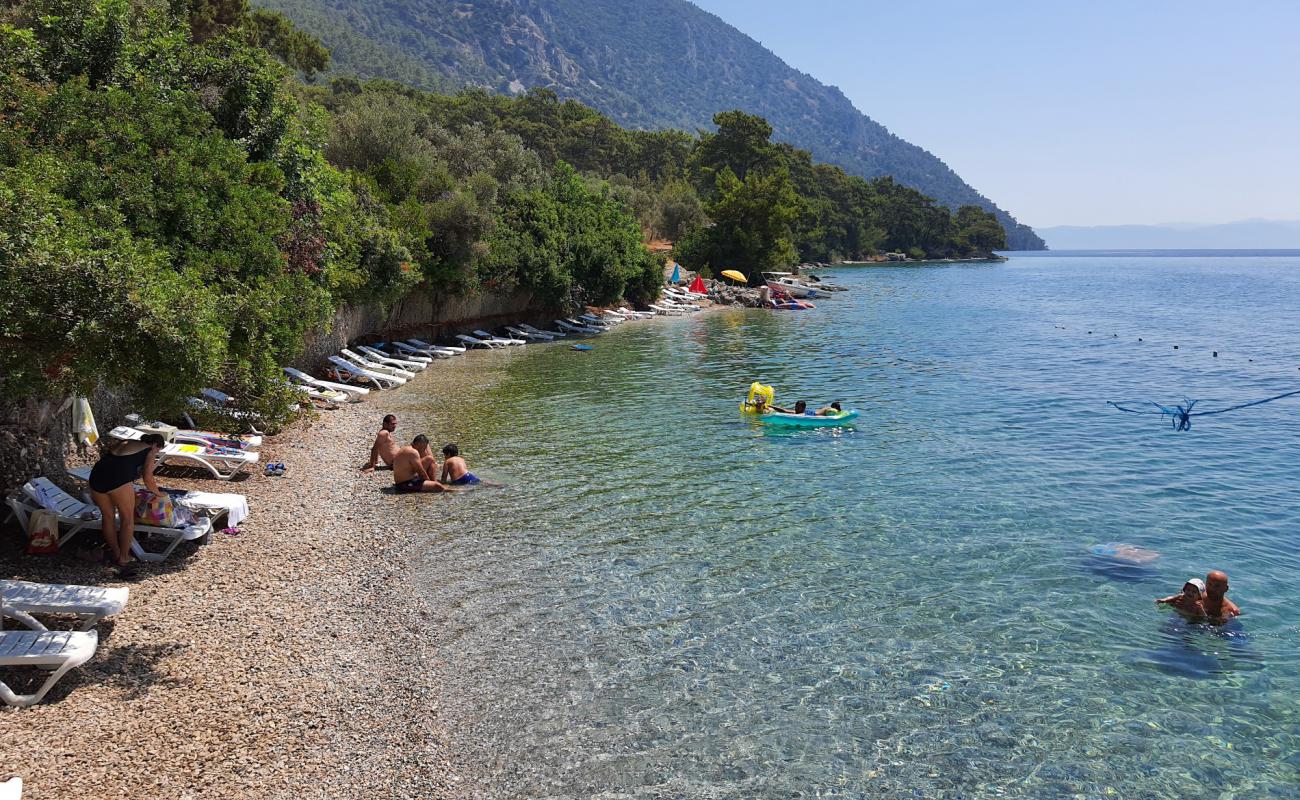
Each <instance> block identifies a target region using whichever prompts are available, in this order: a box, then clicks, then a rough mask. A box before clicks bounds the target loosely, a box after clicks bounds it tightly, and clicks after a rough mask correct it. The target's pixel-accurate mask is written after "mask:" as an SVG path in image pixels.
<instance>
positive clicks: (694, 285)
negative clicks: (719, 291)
mask: <svg viewBox="0 0 1300 800" xmlns="http://www.w3.org/2000/svg"><path fill="white" fill-rule="evenodd" d="M686 291H688V292H694V293H696V294H708V293H709V290H708V289H705V288H704V279H703V278H701V277H700V276H699V275H696V276H695V280H693V281H691V285H690V286H689V287H688V288H687V290H686Z"/></svg>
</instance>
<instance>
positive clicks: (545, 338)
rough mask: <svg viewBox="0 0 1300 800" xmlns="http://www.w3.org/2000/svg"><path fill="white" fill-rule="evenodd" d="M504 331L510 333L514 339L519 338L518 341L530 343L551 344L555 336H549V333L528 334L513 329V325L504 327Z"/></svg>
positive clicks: (521, 329) (522, 330) (521, 330)
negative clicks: (523, 340)
mask: <svg viewBox="0 0 1300 800" xmlns="http://www.w3.org/2000/svg"><path fill="white" fill-rule="evenodd" d="M506 330H507V331H508V332H509V333H510V335H511V336H515V337H517V338H520V339H527V340H529V341H531V342H553V341H555V336H554V335H553V334H549V333H529V332H528V331H526V330H524V329H523V328H516V327H514V326H513V325H507V326H506Z"/></svg>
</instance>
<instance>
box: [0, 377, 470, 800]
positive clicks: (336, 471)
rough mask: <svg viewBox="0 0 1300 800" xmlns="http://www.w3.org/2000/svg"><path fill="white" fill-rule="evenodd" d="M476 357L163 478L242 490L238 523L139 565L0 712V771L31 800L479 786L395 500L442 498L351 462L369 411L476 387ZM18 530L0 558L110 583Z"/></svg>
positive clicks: (371, 416) (464, 790)
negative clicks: (454, 731) (32, 544)
mask: <svg viewBox="0 0 1300 800" xmlns="http://www.w3.org/2000/svg"><path fill="white" fill-rule="evenodd" d="M483 357H484V360H485V361H490V360H491V354H483ZM479 359H480V354H469V355H467V356H466V357H464V358H460V359H455V360H453V362H451V363H448V364H446V365H445V367H444V366H443V365H436V366H435V367H434V368H432V369H430V370H427V371H426V372H425V373H424V374H422V375H421V376H420V377H418V378H417V379H416V380H414V381H412V382H411V383H409V384H408V385H406V386H404V387H401V388H399V389H396V390H393V391H387V392H382V393H379V394H378V395H371V397H370V398H369V399H368V401H367V402H364V403H361V404H357V405H355V406H350V407H347V408H342V409H339V410H336V411H326V412H321V413H320V414H319V416H317V417H315V418H314V419H309V420H302V421H299V422H298V423H295V424H294V425H293V426H291V427H290V428H289V429H288V430H286V431H285V432H284V433H282V434H280V435H278V436H275V437H272V438H269V439H268V440H267V442H266V444H265V445H264V446H263V447H262V448H261V456H262V462H263V463H266V462H268V461H282V462H284V463H285V464H286V465H287V466H288V474H287V475H286V476H285V477H265V476H263V475H261V474H256V475H252V476H249V477H247V478H246V479H244V480H240V481H236V482H233V483H231V484H218V483H216V482H214V481H211V480H202V481H187V480H182V479H178V478H175V477H171V476H165V475H164V476H160V483H161V484H162V485H163V486H175V487H180V488H200V487H201V488H203V489H205V490H209V491H233V492H239V493H241V494H245V495H246V496H247V497H248V501H249V505H250V507H251V510H252V513H251V515H250V517H249V518H248V519H247V520H245V521H244V523H243V524H242V526H241V527H242V532H241V533H239V534H238V535H227V534H222V533H214V534H213V535H212V541H211V543H209V544H206V545H195V544H192V543H188V544H184V545H182V546H181V547H180V548H178V550H177V552H176V553H173V554H172V556H171V558H169V559H168V560H167V561H166V562H163V563H161V564H147V565H143V567H142V570H141V572H142V579H141V580H139V581H137V582H134V583H131V584H129V585H130V589H131V598H130V602H129V603H128V605H127V607H126V610H125V611H124V612H123V613H122V614H121V615H119V616H118V617H117V618H116V619H111V620H106V621H104V622H102V623H101V624H100V626H99V631H100V644H99V651H98V652H97V653H96V655H95V657H94V658H93V659H92V660H91V661H90V662H88V663H87V664H85V665H84V666H82V667H80V668H78V669H76V670H73V671H72V672H71V673H69V674H68V675H67V676H65V677H64V679H63V680H62V681H61V682H60V683H59V684H58V686H56V687H55V689H54V690H53V691H52V692H51V694H50V695H49V696H48V697H47V699H46V701H45V702H43V703H41V704H39V705H37V706H34V707H32V708H28V709H5V710H4V711H2V712H0V713H2V714H3V719H2V720H0V753H2V754H3V756H4V759H3V762H2V763H3V766H0V778H3V777H5V776H6V773H8V774H13V775H18V776H20V777H22V778H23V780H24V782H25V794H24V797H26V798H28V800H41V798H66V797H78V796H80V797H95V798H99V797H130V798H145V797H148V798H190V799H194V800H197V799H198V798H223V799H224V798H245V797H247V798H304V797H308V798H317V797H319V798H352V797H357V798H361V797H365V798H374V797H384V798H389V797H411V798H417V797H418V798H437V797H470V796H474V795H475V794H476V792H475V791H474V789H473V785H474V781H473V780H472V779H471V778H469V777H467V776H468V775H469V774H470V770H468V769H467V765H466V764H464V763H461V762H460V761H458V759H457V756H456V753H455V748H454V747H453V746H452V744H451V743H450V742H449V741H448V740H447V737H446V736H445V734H444V731H443V729H442V727H441V726H440V725H439V717H438V708H437V704H436V692H435V691H434V689H435V688H436V674H437V670H436V664H435V662H436V658H437V655H436V653H435V652H433V645H432V637H430V636H429V635H428V634H427V626H428V622H427V620H426V619H424V613H423V612H422V611H421V610H420V608H419V605H418V604H417V603H416V602H414V598H415V597H416V596H417V595H415V594H413V592H412V591H411V590H410V587H409V586H408V585H407V581H406V576H405V572H404V565H405V564H406V563H408V560H409V559H408V555H409V553H410V552H411V549H412V548H414V547H418V546H419V543H418V542H416V541H413V540H412V539H411V538H409V537H408V536H407V535H406V532H405V531H404V530H403V528H402V524H401V515H402V514H403V513H405V514H410V513H411V511H412V510H411V508H409V507H407V506H408V505H409V504H410V503H408V502H407V501H410V502H414V503H425V504H428V505H429V506H430V507H432V506H433V505H434V504H437V503H439V502H446V501H444V500H441V499H440V498H437V497H427V496H426V497H413V498H405V497H403V498H396V497H393V496H391V495H389V494H387V493H386V492H385V491H384V489H385V488H386V487H387V484H388V483H389V482H390V476H389V474H388V473H387V472H379V473H374V474H365V473H362V472H360V471H359V469H358V467H359V465H360V464H361V463H362V461H363V460H364V457H365V454H366V452H367V451H368V448H369V444H370V442H371V437H372V435H373V432H374V430H375V429H376V428H377V425H378V420H379V418H380V417H381V416H382V414H384V413H386V412H388V411H390V410H393V409H394V408H400V407H402V406H403V405H410V404H419V403H427V402H428V398H429V397H430V396H433V395H437V394H438V393H439V392H441V391H444V390H445V391H451V390H452V388H453V387H454V389H455V391H457V392H462V393H463V392H472V391H473V390H474V388H475V383H474V382H475V380H476V373H481V372H484V371H482V370H476V369H475V366H476V365H475V363H474V362H476V361H479ZM440 367H443V368H440ZM488 372H490V369H489V370H488ZM488 379H490V378H487V377H486V376H484V377H482V378H481V380H488ZM399 413H400V412H399ZM94 536H97V535H92V536H91V538H90V539H88V540H90V541H93V539H94ZM19 539H20V537H17V536H12V535H11V536H6V537H4V540H3V541H4V545H3V548H4V549H3V550H2V551H0V568H3V570H4V573H5V574H6V575H8V576H11V577H14V578H20V579H26V580H35V581H46V582H58V583H84V584H100V585H103V584H116V581H117V579H116V577H115V576H114V575H113V574H112V573H111V572H110V571H109V570H108V569H107V568H106V567H104V566H101V565H98V564H89V563H86V562H83V561H79V560H77V559H76V558H75V557H73V556H72V555H70V554H69V555H59V556H54V557H45V558H41V557H28V556H24V555H22V552H21V549H20V547H19V541H18V540H19ZM11 627H12V626H11Z"/></svg>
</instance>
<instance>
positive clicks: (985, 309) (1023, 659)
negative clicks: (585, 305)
mask: <svg viewBox="0 0 1300 800" xmlns="http://www.w3.org/2000/svg"><path fill="white" fill-rule="evenodd" d="M828 274H833V276H834V278H835V280H836V281H837V282H840V283H843V284H845V285H848V286H850V287H852V291H851V292H848V293H843V294H839V295H837V296H836V297H834V298H833V299H830V300H825V301H820V302H819V304H818V308H817V309H816V310H815V311H809V312H803V313H797V312H766V311H747V310H735V311H733V310H727V311H720V312H716V313H710V314H704V315H698V316H696V317H693V318H689V319H678V320H655V321H651V322H647V323H634V324H627V325H623V326H621V327H620V328H619V329H618V330H616V331H614V332H612V333H610V334H608V335H606V336H603V337H601V338H599V339H597V340H595V342H594V344H595V345H596V349H595V350H593V351H592V352H588V353H577V352H574V351H572V350H570V349H568V348H566V347H563V346H558V345H557V346H541V347H532V346H530V347H529V348H521V350H524V351H525V352H519V353H510V354H482V356H480V359H481V361H482V362H483V364H484V365H485V366H487V365H490V366H492V367H494V368H499V369H500V370H502V378H501V380H500V381H499V382H497V383H496V384H495V385H494V386H492V387H491V388H490V389H489V390H488V391H487V394H486V395H485V396H481V397H478V398H477V399H476V400H475V401H474V403H473V405H472V408H469V409H456V410H455V413H457V414H466V415H469V416H467V417H464V418H462V419H460V420H458V421H457V423H456V427H457V429H458V430H460V431H462V432H463V435H462V438H461V445H462V450H465V451H466V452H467V453H468V454H469V455H470V460H471V465H472V466H473V467H474V468H475V469H476V471H480V473H486V474H488V475H491V476H493V477H495V478H497V479H500V480H503V481H506V482H508V483H509V484H510V486H509V487H508V488H505V489H500V490H476V491H474V492H471V493H468V494H466V495H463V496H459V497H454V498H449V499H447V500H445V501H443V500H439V501H437V502H439V503H440V504H439V505H437V506H436V514H437V515H438V516H439V517H440V519H439V520H438V521H437V522H436V523H429V522H423V523H421V524H420V525H418V526H417V528H416V530H417V534H418V535H420V536H421V537H422V541H425V542H427V543H426V544H422V548H423V550H422V553H421V555H420V556H419V558H418V559H417V562H416V564H415V567H414V577H413V580H414V581H416V582H417V583H418V585H419V590H420V591H421V592H422V593H423V596H424V597H425V598H426V600H427V604H428V609H429V615H430V619H431V627H430V635H431V636H432V637H434V639H435V642H436V643H437V646H438V648H439V653H440V655H441V658H442V663H441V664H440V665H439V666H440V669H441V671H442V672H443V673H444V678H445V679H444V680H443V681H442V685H443V696H442V697H439V698H436V702H437V705H438V707H439V709H440V711H439V715H440V717H441V718H442V719H443V720H444V721H445V722H446V723H447V724H448V725H449V726H450V728H451V730H450V734H451V736H452V738H453V740H454V741H455V742H456V743H457V746H464V747H468V748H470V751H471V755H472V761H474V762H476V763H478V764H479V765H481V766H482V772H481V774H480V775H478V776H476V779H481V780H484V781H486V782H487V783H488V784H490V785H491V786H492V787H493V788H492V789H491V790H490V792H488V793H489V794H490V795H491V796H496V797H574V798H586V797H605V798H633V797H635V798H642V797H645V798H650V797H656V798H657V797H689V798H732V797H736V798H740V797H743V798H787V797H845V798H849V797H873V798H896V797H906V798H932V797H951V798H986V797H987V798H994V797H999V798H1000V797H1006V798H1055V797H1080V798H1106V797H1118V798H1182V797H1188V796H1192V795H1195V796H1200V797H1213V798H1232V797H1235V798H1280V797H1288V798H1294V797H1300V623H1297V621H1296V620H1297V618H1296V614H1295V608H1296V605H1297V603H1300V591H1298V590H1297V587H1298V586H1300V556H1298V555H1297V551H1300V522H1298V521H1297V512H1298V511H1300V437H1298V436H1297V429H1298V427H1297V424H1298V423H1300V398H1292V399H1290V400H1282V401H1279V402H1276V403H1271V404H1268V405H1263V406H1259V407H1256V408H1252V409H1248V410H1244V411H1240V412H1234V413H1230V414H1223V415H1219V416H1210V417H1204V418H1200V419H1195V420H1194V423H1193V428H1192V430H1191V431H1190V432H1185V433H1177V432H1174V431H1172V430H1171V429H1170V427H1169V424H1168V422H1167V421H1162V420H1161V419H1160V418H1159V417H1157V416H1138V415H1130V414H1123V413H1120V412H1118V411H1115V410H1114V409H1110V408H1108V407H1107V406H1106V404H1105V403H1106V401H1107V400H1156V401H1160V402H1163V403H1166V404H1168V403H1169V402H1171V401H1180V400H1182V399H1183V398H1184V397H1187V398H1199V399H1202V403H1203V405H1202V407H1204V408H1207V409H1209V408H1211V407H1213V406H1214V405H1219V406H1222V405H1227V404H1230V403H1233V402H1239V401H1248V400H1254V399H1259V398H1262V397H1266V396H1269V395H1272V394H1277V393H1280V392H1283V391H1288V390H1293V389H1297V388H1300V369H1297V368H1298V367H1300V332H1298V331H1297V324H1296V308H1297V304H1298V303H1297V301H1300V258H1297V257H1284V258H1266V257H1239V258H1233V257H1227V256H1224V255H1211V256H1200V257H1156V256H1152V255H1143V256H1123V257H1087V256H1082V257H1080V256H1075V257H1056V256H1051V255H1039V256H1034V257H1013V258H1012V260H1011V261H1009V262H1007V263H1005V264H998V265H991V264H980V265H938V266H911V265H909V266H896V267H872V268H854V269H850V268H844V269H839V270H835V271H833V272H832V273H828ZM1175 345H1177V349H1175ZM1216 350H1217V351H1218V352H1219V356H1218V357H1217V358H1215V357H1213V356H1212V355H1211V353H1212V351H1216ZM752 380H762V381H764V382H766V383H772V384H774V385H775V386H776V387H777V397H778V402H788V403H793V401H794V400H796V399H800V398H806V399H808V400H809V401H811V402H813V403H821V402H824V401H829V400H835V399H838V400H842V401H844V403H845V405H846V407H854V408H857V409H859V410H860V411H861V412H862V416H861V418H860V419H859V420H858V424H857V425H856V426H855V427H854V428H853V429H851V430H848V429H846V430H811V431H795V432H790V431H781V430H777V429H772V428H766V427H764V426H761V425H755V424H751V423H748V422H746V421H745V420H744V419H742V418H741V416H740V415H739V414H738V413H737V407H736V406H737V403H738V401H739V400H740V399H741V398H742V397H743V394H744V392H745V390H746V388H747V387H748V385H749V383H750V382H751V381H752ZM1211 400H1213V401H1215V402H1214V403H1211V402H1210V401H1211ZM447 413H448V408H447V406H446V405H445V404H442V405H440V406H439V407H437V408H434V409H430V410H429V413H428V417H427V419H426V420H423V421H422V422H424V423H425V424H427V425H428V426H429V427H430V428H432V429H434V430H435V431H436V430H438V429H439V427H440V426H443V427H446V425H447V422H446V417H445V415H446V414H447ZM436 435H437V434H436V433H435V436H436ZM425 529H428V530H427V532H425ZM1112 541H1119V542H1129V543H1133V544H1136V545H1139V546H1141V547H1146V548H1150V549H1153V550H1156V551H1158V552H1159V553H1160V558H1159V559H1158V560H1157V561H1156V562H1155V563H1154V564H1153V565H1151V567H1150V568H1148V569H1124V568H1120V567H1117V566H1116V565H1114V564H1112V563H1108V562H1107V561H1105V560H1098V559H1096V558H1094V557H1093V556H1091V555H1090V553H1089V547H1090V546H1091V545H1093V544H1097V543H1103V542H1112ZM1212 568H1219V569H1224V570H1226V571H1227V572H1228V573H1229V575H1230V577H1231V583H1232V591H1231V593H1230V596H1231V597H1233V598H1235V600H1236V601H1237V602H1238V603H1239V604H1240V605H1241V606H1242V607H1243V609H1244V611H1245V616H1244V617H1242V618H1241V620H1240V621H1239V622H1237V623H1234V624H1231V625H1228V626H1225V627H1223V628H1214V627H1211V626H1202V625H1194V624H1189V623H1187V622H1184V621H1182V620H1181V619H1179V618H1178V617H1177V616H1176V615H1175V614H1174V613H1172V612H1170V611H1168V610H1166V609H1163V608H1157V607H1156V606H1154V604H1153V602H1152V601H1153V599H1154V598H1155V597H1157V596H1160V595H1164V594H1172V593H1174V592H1176V591H1178V589H1179V587H1180V586H1181V584H1182V582H1183V580H1184V579H1185V578H1187V577H1190V576H1193V575H1199V576H1204V574H1205V572H1206V571H1207V570H1209V569H1212ZM485 791H486V790H485Z"/></svg>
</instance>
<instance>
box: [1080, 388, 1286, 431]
mask: <svg viewBox="0 0 1300 800" xmlns="http://www.w3.org/2000/svg"><path fill="white" fill-rule="evenodd" d="M1296 395H1300V389H1297V390H1296V391H1294V392H1285V393H1283V394H1279V395H1274V396H1273V397H1265V398H1264V399H1263V400H1254V401H1252V402H1249V403H1238V404H1237V405H1235V406H1228V407H1227V408H1216V409H1212V410H1210V411H1196V410H1194V409H1195V408H1196V404H1197V403H1200V402H1204V401H1201V400H1183V402H1182V405H1176V406H1173V407H1172V408H1171V407H1169V406H1162V405H1160V404H1159V403H1156V402H1153V401H1151V400H1139V401H1134V402H1120V403H1117V402H1115V401H1114V400H1110V401H1107V403H1106V405H1108V406H1114V407H1115V408H1118V409H1119V410H1120V411H1125V412H1127V413H1129V414H1159V415H1160V416H1161V417H1162V418H1163V417H1168V418H1169V420H1170V424H1171V425H1172V427H1173V429H1174V430H1176V431H1190V430H1191V429H1192V417H1208V416H1211V415H1213V414H1226V413H1228V412H1229V411H1239V410H1241V409H1243V408H1250V407H1251V406H1260V405H1263V404H1265V403H1271V402H1273V401H1274V400H1282V399H1284V398H1287V397H1295V396H1296Z"/></svg>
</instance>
